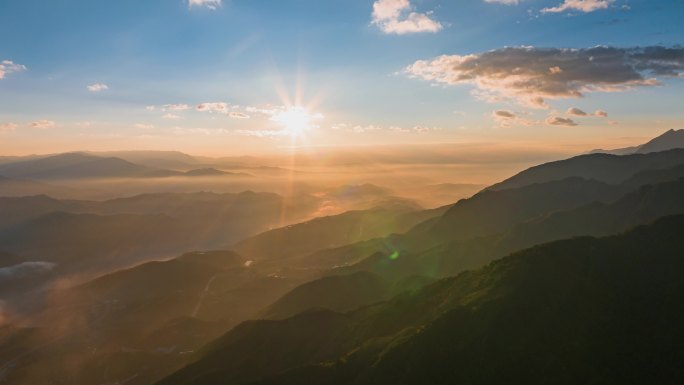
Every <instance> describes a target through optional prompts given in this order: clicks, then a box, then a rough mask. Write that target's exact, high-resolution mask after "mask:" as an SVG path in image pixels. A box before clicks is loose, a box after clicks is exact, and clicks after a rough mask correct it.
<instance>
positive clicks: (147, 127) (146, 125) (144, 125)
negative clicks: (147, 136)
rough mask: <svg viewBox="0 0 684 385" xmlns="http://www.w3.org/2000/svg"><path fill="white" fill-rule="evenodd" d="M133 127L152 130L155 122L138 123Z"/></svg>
mask: <svg viewBox="0 0 684 385" xmlns="http://www.w3.org/2000/svg"><path fill="white" fill-rule="evenodd" d="M133 127H135V128H138V129H140V130H151V129H153V128H154V125H153V124H145V123H136V124H135V125H134V126H133Z"/></svg>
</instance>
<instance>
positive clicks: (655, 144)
mask: <svg viewBox="0 0 684 385" xmlns="http://www.w3.org/2000/svg"><path fill="white" fill-rule="evenodd" d="M673 148H684V130H669V131H667V132H665V133H664V134H662V135H660V136H658V137H656V138H653V139H651V140H650V141H648V142H647V143H645V144H642V145H641V146H639V148H638V149H637V150H636V153H637V154H648V153H651V152H658V151H667V150H671V149H673Z"/></svg>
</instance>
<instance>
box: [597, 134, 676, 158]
mask: <svg viewBox="0 0 684 385" xmlns="http://www.w3.org/2000/svg"><path fill="white" fill-rule="evenodd" d="M676 148H684V129H679V130H675V129H673V128H671V129H669V130H667V131H665V132H664V133H662V134H660V135H658V136H656V137H655V138H653V139H651V140H649V141H648V142H646V143H644V144H642V145H637V146H633V147H625V148H617V149H613V150H603V149H598V150H592V151H589V153H590V154H612V155H631V154H647V153H650V152H660V151H667V150H673V149H676Z"/></svg>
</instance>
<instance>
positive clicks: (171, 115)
mask: <svg viewBox="0 0 684 385" xmlns="http://www.w3.org/2000/svg"><path fill="white" fill-rule="evenodd" d="M180 118H181V117H180V116H178V115H175V114H172V113H168V114H164V115H162V119H170V120H176V119H180Z"/></svg>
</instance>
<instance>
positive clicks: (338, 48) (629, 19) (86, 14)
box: [0, 0, 684, 153]
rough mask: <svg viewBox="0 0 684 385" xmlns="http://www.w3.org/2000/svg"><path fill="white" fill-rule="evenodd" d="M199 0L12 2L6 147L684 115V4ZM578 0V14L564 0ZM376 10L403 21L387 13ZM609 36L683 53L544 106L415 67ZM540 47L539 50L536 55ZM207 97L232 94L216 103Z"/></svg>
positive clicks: (341, 139)
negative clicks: (291, 121)
mask: <svg viewBox="0 0 684 385" xmlns="http://www.w3.org/2000/svg"><path fill="white" fill-rule="evenodd" d="M189 1H190V0H145V1H132V0H119V1H104V0H49V1H47V0H45V1H26V0H3V1H2V2H0V62H3V63H5V64H4V67H5V70H4V76H2V79H0V105H1V106H2V107H0V127H1V128H0V151H2V152H3V153H28V152H45V151H60V150H76V149H115V148H149V149H171V148H175V149H180V150H187V151H191V152H195V153H197V152H202V150H203V149H207V151H208V152H210V153H218V152H226V153H234V152H249V151H261V150H268V149H270V148H278V147H282V146H286V145H288V144H290V143H292V141H293V137H292V136H293V135H291V134H297V136H300V135H301V136H302V137H301V138H297V139H298V140H299V141H300V142H302V143H304V144H313V145H333V144H374V143H416V142H424V143H431V142H451V141H453V142H460V141H531V140H547V141H549V142H554V143H568V142H571V143H578V144H580V145H581V144H584V143H591V142H597V146H598V145H599V144H602V143H613V142H615V143H616V144H618V142H620V141H624V142H628V141H630V140H637V139H638V138H641V137H648V136H652V135H654V134H657V133H658V132H660V131H662V130H664V129H669V128H681V126H682V125H683V124H682V123H684V111H683V109H682V108H681V102H682V97H681V95H682V94H683V93H682V91H684V82H683V81H682V76H681V71H682V66H684V64H683V63H682V58H681V56H679V55H681V52H680V51H678V50H677V49H678V48H681V46H680V45H681V44H683V43H684V42H683V41H682V40H683V37H684V26H683V25H684V24H683V23H682V22H681V21H682V20H683V19H684V2H682V1H680V0H650V1H648V0H614V1H611V0H520V1H514V0H508V1H506V0H498V1H494V0H492V1H489V2H487V1H484V0H467V1H466V0H463V1H454V0H450V1H446V0H412V1H408V0H379V1H377V2H376V1H373V0H368V1H366V0H315V1H314V0H277V1H275V0H274V1H267V0H230V1H228V0H223V1H217V0H214V1H208V2H207V1H206V0H194V1H195V2H196V3H197V4H190V3H189ZM564 1H565V2H567V3H569V5H568V8H567V9H559V8H558V7H560V6H561V5H562V4H563V3H564ZM506 2H508V3H517V4H503V3H506ZM573 2H574V3H573ZM589 3H592V4H593V5H592V4H589ZM572 4H579V5H575V8H573V5H572ZM374 5H375V7H376V8H374ZM377 7H384V8H382V9H384V12H389V13H388V14H390V13H392V12H395V16H396V17H394V18H392V17H389V18H385V19H378V17H377V15H378V13H374V9H381V8H377ZM554 7H556V11H553V9H554ZM581 7H584V8H581ZM592 7H594V8H592ZM545 10H546V11H545ZM373 20H375V22H374V21H373ZM414 21H421V22H422V23H423V24H422V25H418V24H417V22H416V23H414ZM412 23H413V24H412ZM391 28H395V30H390V29H391ZM597 45H605V46H610V47H618V48H620V49H624V50H629V49H633V48H634V47H652V46H660V47H666V48H673V47H674V48H675V51H674V53H672V52H671V53H669V54H668V55H670V59H669V60H670V61H671V63H670V67H671V68H669V73H666V72H663V71H661V72H659V73H651V72H653V71H652V70H654V69H655V68H650V67H649V68H646V69H645V71H650V72H649V74H644V78H646V77H648V78H649V79H650V78H653V79H654V82H653V83H647V82H641V83H638V82H637V83H638V84H636V83H634V82H631V80H629V79H628V78H626V79H627V80H619V81H616V82H613V83H610V84H609V85H610V86H611V89H610V91H611V92H605V90H606V87H604V86H605V85H606V84H605V83H604V82H602V81H601V80H600V79H596V78H591V79H590V80H586V79H584V78H583V80H582V81H583V82H586V84H585V83H583V86H582V89H583V90H585V89H590V88H591V89H592V90H591V91H588V92H581V97H578V96H568V95H566V94H562V92H561V94H562V95H561V94H558V95H555V94H548V93H546V95H545V100H547V102H545V104H544V106H543V107H540V106H536V107H531V106H530V105H525V103H523V102H522V99H523V97H522V96H520V89H518V88H511V87H508V88H506V89H503V90H502V89H498V88H495V87H494V88H493V86H491V85H483V82H485V83H486V82H487V81H489V80H492V78H491V77H490V76H492V73H486V74H475V76H476V78H475V79H472V81H471V82H465V83H462V82H455V83H454V82H450V81H435V79H433V78H431V77H429V76H427V77H426V75H425V73H424V72H421V73H417V72H415V71H414V73H410V72H407V71H406V68H408V67H409V66H411V65H412V64H414V63H416V62H417V61H420V60H424V61H431V60H433V59H434V58H436V57H439V56H440V55H449V56H452V55H453V57H454V60H456V56H458V58H461V57H464V56H465V55H481V54H483V53H485V52H487V51H491V50H494V51H497V50H502V49H504V47H522V46H525V47H534V48H535V49H542V48H575V49H580V50H581V49H589V48H591V47H595V46H597ZM537 54H538V52H537V51H535V50H532V51H526V53H525V55H528V56H529V60H537V59H535V58H536V57H537V56H535V55H537ZM579 54H582V52H580V53H579ZM563 55H565V54H563ZM571 55H575V54H571ZM620 55H626V56H625V57H636V55H637V53H635V51H624V52H622V51H621V52H620ZM672 55H674V59H672V57H671V56H672ZM573 58H574V57H573ZM566 59H567V58H565V57H563V58H561V60H566ZM458 60H460V59H458ZM505 60H508V59H505ZM554 60H555V59H554ZM482 61H484V59H482ZM554 63H555V62H554ZM630 63H631V62H630ZM635 63H636V62H635ZM639 63H641V62H639ZM650 63H651V65H653V63H654V61H651V62H650ZM487 64H489V63H487ZM638 65H641V64H638ZM551 67H556V66H555V65H552V66H550V67H549V68H551ZM639 68H641V67H639ZM0 69H2V67H0ZM431 69H433V70H434V68H432V67H431ZM439 70H440V71H449V70H450V69H444V68H441V69H439ZM505 70H514V69H511V68H506V69H505ZM579 70H580V69H578V71H579ZM655 70H658V69H655ZM558 72H559V73H569V71H565V72H563V69H561V68H560V67H559V68H558ZM656 72H657V71H656ZM443 75H444V76H448V75H449V74H448V73H444V74H443ZM471 75H472V74H469V75H468V76H471ZM539 75H540V73H536V74H535V76H539ZM497 76H498V75H497ZM541 76H544V75H543V74H541ZM572 81H574V80H573V79H570V80H569V82H572ZM655 81H657V82H658V84H659V85H657V86H656V85H654V84H655ZM630 82H631V83H630ZM567 84H570V83H566V85H567ZM95 85H100V87H93V86H95ZM555 85H557V84H554V86H555ZM597 85H600V88H601V90H600V91H596V90H595V88H596V87H597ZM88 86H91V89H98V91H91V90H89V89H88ZM474 91H475V92H476V93H477V94H478V95H479V97H477V95H474V94H473V92H474ZM525 92H527V91H525ZM482 93H486V94H488V95H489V97H483V96H482ZM493 94H495V95H494V96H495V97H493V98H492V97H491V96H492V95H493ZM513 94H515V95H513ZM297 95H300V96H299V97H297ZM528 96H530V97H531V95H528V94H527V93H526V94H525V95H524V98H527V97H528ZM483 99H489V100H483ZM492 99H494V100H492ZM202 103H225V106H224V107H221V108H218V109H215V110H211V109H205V110H204V112H199V111H198V110H199V108H198V106H199V105H201V104H202ZM165 105H175V106H176V107H171V106H167V107H164V106H165ZM298 106H301V109H302V110H303V111H306V112H305V114H307V117H306V119H304V120H306V122H305V123H304V125H305V126H306V127H304V128H305V129H301V130H294V131H297V132H296V133H293V132H292V131H293V127H287V124H284V125H283V124H282V120H283V119H277V118H275V119H274V116H276V117H277V114H281V113H283V112H287V111H288V110H289V109H292V108H299V107H298ZM570 108H577V109H579V110H582V111H584V112H586V113H587V115H586V116H580V115H574V114H570V113H569V112H568V111H569V109H570ZM228 111H230V112H232V115H229V114H228ZM595 111H604V112H606V113H607V115H608V117H602V116H598V115H595ZM290 115H292V114H290ZM290 115H286V117H287V116H290ZM294 115H295V118H297V114H294ZM278 116H279V115H278ZM245 117H249V118H245ZM555 118H562V119H564V120H554V119H555ZM285 120H287V119H285ZM295 120H297V119H295ZM299 120H301V119H299ZM552 123H553V124H552ZM556 123H562V124H556ZM565 123H567V124H565ZM299 124H300V125H301V124H302V123H301V122H300V123H299ZM299 128H302V127H299ZM620 143H621V142H620ZM587 145H588V144H587Z"/></svg>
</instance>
